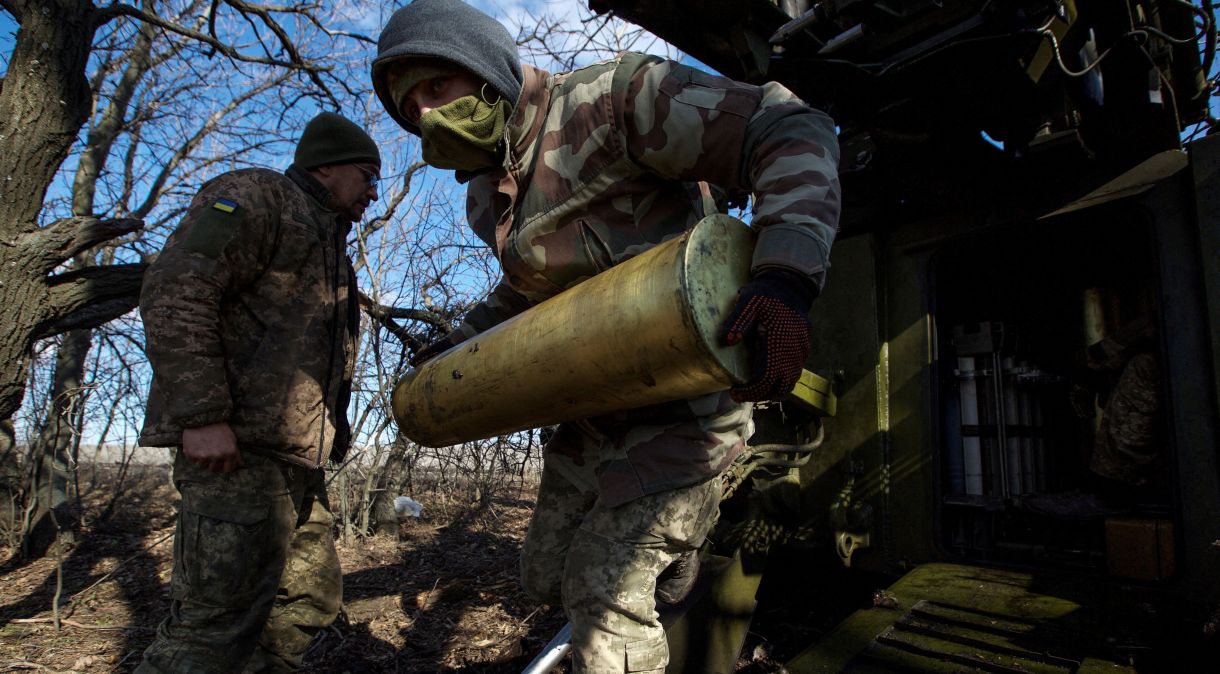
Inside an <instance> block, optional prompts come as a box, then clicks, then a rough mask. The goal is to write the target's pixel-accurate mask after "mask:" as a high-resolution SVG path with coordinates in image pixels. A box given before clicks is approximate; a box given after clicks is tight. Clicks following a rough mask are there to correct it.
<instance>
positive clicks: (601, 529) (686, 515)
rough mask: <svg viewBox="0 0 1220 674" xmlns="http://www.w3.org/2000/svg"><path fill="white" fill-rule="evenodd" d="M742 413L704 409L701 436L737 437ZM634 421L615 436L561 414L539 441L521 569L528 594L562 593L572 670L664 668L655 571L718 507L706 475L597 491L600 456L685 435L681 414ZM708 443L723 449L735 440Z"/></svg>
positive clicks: (717, 486)
mask: <svg viewBox="0 0 1220 674" xmlns="http://www.w3.org/2000/svg"><path fill="white" fill-rule="evenodd" d="M750 414H751V411H750V408H749V407H748V406H745V407H737V408H734V409H733V410H731V411H729V412H728V413H727V414H723V415H720V416H718V417H713V419H718V420H719V421H718V422H716V423H714V424H709V423H708V422H707V419H705V420H703V424H702V426H701V428H702V430H703V431H705V433H704V434H703V435H702V436H701V437H704V442H706V443H710V444H712V445H715V444H717V443H721V444H725V443H727V444H729V445H736V444H737V443H743V442H744V439H745V436H747V435H748V434H749V432H750V431H751V430H752V423H751V422H750ZM638 431H639V429H632V432H629V433H627V434H625V435H623V436H620V440H619V441H617V442H616V441H615V440H614V438H611V437H607V436H606V435H604V434H603V433H602V432H601V431H600V430H599V429H598V428H596V427H594V426H593V425H591V424H590V423H589V422H584V421H582V422H576V423H574V424H564V425H563V426H561V427H560V429H559V431H558V432H557V433H556V435H555V436H554V437H553V438H552V440H551V441H550V442H549V443H548V444H547V448H546V453H545V460H544V465H543V471H542V483H541V485H540V487H539V490H538V504H537V506H536V507H535V509H534V514H533V518H532V519H531V521H530V526H529V531H528V533H527V534H526V538H525V543H524V545H523V546H522V553H521V578H522V584H523V585H524V587H525V589H526V591H527V592H529V593H530V594H531V595H532V596H533V597H535V598H536V599H537V600H539V601H542V602H545V603H550V604H557V603H562V605H563V607H564V611H565V612H566V613H567V616H568V619H569V620H570V621H571V622H572V650H571V653H572V662H573V672H575V673H577V674H621V673H623V672H653V673H660V672H663V671H664V670H665V665H666V664H667V663H668V661H669V649H668V646H667V644H666V641H665V631H664V628H663V627H662V626H661V623H660V620H659V618H658V615H657V612H656V600H655V598H654V596H653V593H654V591H655V588H656V580H657V576H658V575H659V574H660V573H661V571H662V570H664V569H665V567H666V566H668V565H669V564H670V562H672V561H673V560H675V559H676V558H677V557H678V556H679V555H681V554H682V553H685V552H688V551H691V550H696V549H698V548H699V547H700V546H701V545H702V544H703V541H704V539H705V538H706V536H707V534H708V532H710V531H711V529H712V526H713V525H714V524H715V523H716V519H717V517H718V515H719V508H720V495H721V483H720V480H719V479H718V478H717V477H715V476H713V477H711V478H710V479H702V480H701V481H697V482H695V483H694V484H687V485H685V486H677V487H674V488H670V489H664V490H661V491H655V492H653V493H646V494H645V495H643V496H639V497H637V498H634V499H631V500H629V501H627V502H625V503H616V504H613V503H614V502H612V501H608V499H605V498H602V494H600V493H599V492H600V490H601V488H602V487H604V486H605V483H604V481H601V480H600V479H599V478H600V477H601V476H600V475H599V473H600V472H601V468H603V467H604V466H605V465H607V464H609V463H612V462H614V461H616V460H620V459H622V458H623V456H625V455H627V454H630V453H631V452H632V450H639V449H641V448H645V447H646V446H647V447H655V446H657V444H658V443H660V444H665V442H666V439H667V436H666V433H685V434H686V435H685V436H684V437H682V438H674V439H671V440H670V441H671V442H672V443H673V444H682V443H690V442H691V437H692V436H691V435H690V428H689V426H688V425H685V424H680V425H676V426H673V427H670V428H659V429H656V432H649V433H643V434H641V433H639V432H638ZM706 431H710V432H706ZM623 437H626V438H641V441H640V442H639V443H632V442H623V441H622V438H623ZM643 443H647V445H645V444H643ZM709 451H711V452H712V453H713V454H717V455H718V454H724V455H726V456H729V457H731V456H735V455H736V452H737V451H739V449H738V450H733V449H731V448H728V447H720V448H717V447H710V448H709Z"/></svg>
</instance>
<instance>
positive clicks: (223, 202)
mask: <svg viewBox="0 0 1220 674" xmlns="http://www.w3.org/2000/svg"><path fill="white" fill-rule="evenodd" d="M212 208H215V209H216V210H218V211H221V212H222V213H232V212H233V211H235V210H237V202H236V201H232V200H230V199H217V200H216V203H214V204H212Z"/></svg>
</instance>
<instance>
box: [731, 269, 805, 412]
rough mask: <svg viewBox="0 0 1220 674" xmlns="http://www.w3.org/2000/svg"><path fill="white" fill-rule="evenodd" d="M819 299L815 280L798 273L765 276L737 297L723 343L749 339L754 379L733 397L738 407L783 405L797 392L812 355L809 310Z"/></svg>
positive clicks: (776, 272) (775, 272) (773, 271)
mask: <svg viewBox="0 0 1220 674" xmlns="http://www.w3.org/2000/svg"><path fill="white" fill-rule="evenodd" d="M816 296H817V287H816V286H814V285H813V282H812V281H809V280H808V279H805V278H804V277H802V276H798V275H797V274H795V273H793V272H786V271H780V270H776V269H770V270H767V271H764V272H761V273H759V274H758V275H757V276H755V277H754V279H753V280H751V281H750V282H749V283H747V284H746V285H745V286H744V287H742V289H741V290H740V291H738V293H737V304H736V305H735V306H734V307H733V311H732V312H730V313H729V317H728V318H727V319H725V321H724V326H723V327H722V328H721V331H720V340H721V342H723V343H725V344H728V345H730V346H731V345H733V344H737V343H739V342H741V341H742V340H746V346H747V349H748V351H749V353H750V380H749V381H748V382H746V383H745V384H741V385H738V386H734V387H733V388H732V389H731V390H730V393H731V394H732V396H733V399H734V400H736V401H738V402H746V401H751V402H757V401H762V400H779V399H781V398H783V397H784V396H785V395H787V394H788V393H789V392H790V391H792V387H793V386H796V381H797V380H798V379H800V377H801V369H802V368H804V366H805V358H806V357H807V356H808V355H809V319H808V315H809V307H810V306H812V305H813V299H814V297H816Z"/></svg>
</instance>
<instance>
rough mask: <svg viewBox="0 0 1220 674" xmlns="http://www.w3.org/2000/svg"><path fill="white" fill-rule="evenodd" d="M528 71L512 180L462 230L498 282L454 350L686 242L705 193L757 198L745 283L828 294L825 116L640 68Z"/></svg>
mask: <svg viewBox="0 0 1220 674" xmlns="http://www.w3.org/2000/svg"><path fill="white" fill-rule="evenodd" d="M523 69H524V76H525V82H524V85H523V88H522V93H521V98H520V99H519V101H518V103H517V106H516V108H515V110H514V112H513V115H512V117H511V119H510V120H509V124H508V128H507V130H506V140H507V141H508V146H509V151H508V156H507V158H506V160H505V166H504V167H502V168H498V169H496V170H494V171H491V172H488V173H483V174H480V175H478V176H476V177H475V178H474V179H473V180H471V182H470V186H469V189H468V192H467V215H468V217H469V220H470V223H471V226H472V228H473V229H474V231H475V233H476V234H477V235H478V236H479V238H481V239H482V240H483V241H484V242H485V243H486V244H487V245H488V246H491V247H492V248H494V249H495V251H496V255H497V257H498V258H499V260H500V265H501V268H502V270H503V273H504V276H503V278H502V279H501V281H500V283H499V285H498V286H497V287H496V288H495V289H494V290H493V291H492V293H491V295H490V296H489V297H488V298H487V299H486V300H485V301H484V302H483V303H481V304H480V305H477V306H476V307H475V308H474V309H472V311H471V312H470V313H469V314H468V316H467V318H466V321H465V323H463V325H461V326H460V327H459V328H458V333H459V335H460V336H461V337H470V336H472V335H474V334H477V333H479V332H482V331H483V330H486V329H487V328H489V327H491V326H493V325H495V324H497V323H499V322H501V321H503V320H505V319H507V318H509V317H511V316H513V315H515V314H517V313H520V312H521V311H523V310H524V309H526V308H528V307H529V306H532V305H534V304H537V303H539V302H541V301H543V300H545V299H547V298H549V297H551V296H553V295H555V294H557V293H559V292H560V291H562V290H564V289H566V288H570V287H571V286H573V285H576V284H577V283H579V282H580V281H583V280H584V279H587V278H589V277H591V276H593V275H595V274H597V273H599V272H602V271H604V270H606V269H607V268H609V267H612V266H614V265H616V264H618V263H620V262H623V261H624V260H627V259H629V258H631V257H633V256H635V255H638V254H639V253H641V252H643V251H645V250H647V249H648V248H651V247H652V246H654V245H656V244H658V243H660V242H662V241H665V240H666V239H669V238H671V237H673V236H676V235H679V234H681V233H682V232H684V231H685V230H686V229H688V228H689V227H690V226H692V225H693V224H694V223H695V222H697V221H698V220H699V219H700V218H701V217H703V215H704V214H705V210H706V209H705V207H704V203H705V200H704V199H703V198H701V194H706V193H707V192H708V190H701V189H700V186H699V183H705V184H710V185H711V186H714V187H715V188H717V191H718V192H722V193H723V192H728V193H738V194H744V193H752V194H753V197H754V201H753V226H754V227H755V229H757V230H758V231H759V238H758V243H757V245H756V246H755V250H754V260H753V268H754V270H756V271H757V270H760V269H764V268H767V267H782V268H785V269H788V270H791V271H794V272H796V273H798V274H802V275H804V276H807V277H808V278H810V279H811V280H812V281H813V282H814V283H815V284H816V285H817V286H818V287H819V288H820V287H821V285H822V283H823V281H824V278H825V272H826V269H827V267H828V266H829V262H828V256H829V251H830V246H831V243H832V242H833V240H834V236H835V232H836V231H837V227H838V220H839V180H838V173H837V166H838V158H839V148H838V142H837V140H836V137H835V130H834V122H833V121H831V119H830V118H829V117H828V116H826V115H825V114H823V113H821V112H819V111H817V110H814V109H812V108H809V107H808V106H806V105H804V104H803V103H802V102H801V101H800V100H799V99H797V98H796V97H795V96H794V95H793V94H792V93H791V92H789V91H788V90H786V89H784V88H783V87H782V86H781V85H779V84H776V83H774V82H772V83H768V84H766V85H763V86H761V87H759V86H754V85H749V84H743V83H740V82H736V81H733V80H730V79H726V78H723V77H715V76H712V75H708V74H706V73H703V72H701V71H699V70H696V69H694V68H690V67H687V66H683V65H681V64H678V63H676V62H673V61H667V60H664V59H660V58H657V57H652V56H645V55H642V54H630V53H629V54H624V55H621V56H620V57H619V58H617V59H614V60H612V61H607V62H604V63H600V64H597V65H593V66H589V67H587V68H583V69H581V70H577V71H574V72H571V73H565V74H560V75H551V74H549V73H546V72H544V71H541V70H538V69H535V68H531V67H530V66H528V65H527V66H523ZM454 337H458V335H455V336H454Z"/></svg>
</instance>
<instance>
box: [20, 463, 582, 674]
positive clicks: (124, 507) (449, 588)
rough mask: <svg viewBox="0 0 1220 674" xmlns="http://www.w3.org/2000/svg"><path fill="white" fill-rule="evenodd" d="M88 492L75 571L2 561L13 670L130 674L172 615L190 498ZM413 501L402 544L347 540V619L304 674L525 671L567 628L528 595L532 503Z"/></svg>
mask: <svg viewBox="0 0 1220 674" xmlns="http://www.w3.org/2000/svg"><path fill="white" fill-rule="evenodd" d="M88 493H93V494H94V496H93V497H92V498H90V499H89V501H91V502H89V503H86V504H85V512H86V513H87V515H88V517H87V518H86V525H85V527H84V528H83V530H82V531H81V533H80V535H79V537H78V542H77V543H76V544H75V545H73V546H72V547H71V548H70V549H68V550H66V551H65V552H64V553H63V555H62V559H60V560H58V561H57V560H56V559H55V558H54V557H44V558H42V559H36V560H33V561H28V562H22V561H20V560H19V559H18V558H17V557H16V555H15V553H16V550H14V549H12V548H11V547H4V548H0V560H6V561H3V562H0V671H44V672H69V671H75V672H128V671H131V670H132V669H134V668H135V666H136V665H137V664H138V663H139V661H140V654H141V653H142V652H143V650H144V648H145V647H147V646H148V644H149V643H150V641H151V639H152V636H153V633H154V630H155V628H156V625H157V624H158V623H159V622H160V621H161V620H162V619H163V618H164V617H165V615H166V612H167V609H168V599H167V596H168V591H169V576H170V568H171V560H170V555H171V551H172V537H173V530H174V512H175V506H176V503H177V493H176V491H175V490H174V489H173V487H172V486H171V485H170V484H169V481H168V479H167V478H166V477H165V471H164V469H161V470H160V477H155V476H152V475H149V476H145V479H143V480H140V481H137V482H136V484H134V485H132V486H130V487H128V488H127V489H125V490H124V491H123V493H122V494H120V495H118V498H111V497H113V496H115V494H113V493H106V490H97V491H96V492H88ZM414 496H415V498H416V499H417V500H420V501H421V502H423V503H424V504H425V509H424V514H423V516H422V517H420V518H418V519H415V518H411V519H408V520H406V521H404V522H402V524H401V525H400V539H401V540H394V539H393V537H389V536H383V537H379V538H358V537H350V538H349V539H348V540H347V541H343V540H342V538H341V539H340V541H339V543H338V550H339V556H340V559H341V561H342V565H343V570H344V613H343V615H341V616H340V619H339V621H338V622H337V623H336V624H335V626H333V627H331V628H330V629H328V630H327V631H326V632H325V633H323V634H322V635H321V637H320V638H319V639H317V640H316V641H315V642H314V644H313V646H312V647H311V649H310V652H309V654H308V656H307V658H306V667H305V670H304V671H308V672H336V673H338V672H353V673H355V672H472V673H473V672H486V673H489V674H490V673H499V672H519V671H521V669H522V668H523V667H524V666H525V665H526V664H528V663H529V661H530V660H531V659H532V658H533V657H534V655H535V654H536V653H537V652H538V651H539V650H541V649H542V647H543V646H544V645H545V644H546V642H547V641H548V640H550V638H551V637H552V636H553V635H554V633H555V632H556V631H558V630H559V628H560V627H562V625H563V623H564V618H563V615H562V611H561V610H559V609H558V608H557V607H550V606H538V605H536V604H535V603H534V602H532V601H531V600H529V599H528V598H527V597H526V596H525V594H524V593H523V592H522V591H521V589H520V586H519V584H518V582H517V554H518V551H519V549H520V544H521V540H522V538H523V537H524V534H525V528H526V525H527V523H528V521H529V513H530V508H531V507H532V502H530V501H529V500H526V499H528V498H530V494H528V493H521V494H509V495H505V496H501V497H499V498H493V499H491V500H490V501H488V502H486V503H485V504H483V505H481V506H479V505H474V504H463V503H454V502H453V498H452V497H450V496H447V495H445V494H443V493H437V494H428V493H423V494H415V495H414ZM433 496H435V497H436V499H437V500H439V501H443V504H444V505H443V507H439V508H438V507H430V506H429V502H430V500H432V499H431V497H433ZM110 501H113V502H114V504H115V505H114V507H113V508H112V509H111V510H110V512H108V513H107V512H105V504H106V503H108V502H110ZM57 592H58V596H59V604H60V610H59V612H58V616H56V615H55V612H53V611H52V610H51V607H52V605H53V600H54V598H55V596H56V594H57ZM57 620H58V624H59V627H58V629H57V628H56V621H57Z"/></svg>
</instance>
